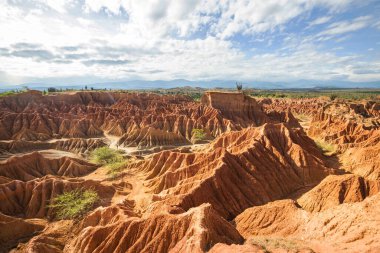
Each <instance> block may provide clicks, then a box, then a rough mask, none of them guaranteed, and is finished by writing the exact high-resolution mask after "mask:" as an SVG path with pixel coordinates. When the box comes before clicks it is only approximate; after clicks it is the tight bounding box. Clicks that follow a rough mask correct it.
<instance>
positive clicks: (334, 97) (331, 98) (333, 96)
mask: <svg viewBox="0 0 380 253" xmlns="http://www.w3.org/2000/svg"><path fill="white" fill-rule="evenodd" d="M329 97H330V100H331V101H334V100H335V99H336V98H337V97H338V95H337V94H334V93H333V94H330V96H329Z"/></svg>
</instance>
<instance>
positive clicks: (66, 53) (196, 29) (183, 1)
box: [0, 0, 380, 82]
mask: <svg viewBox="0 0 380 253" xmlns="http://www.w3.org/2000/svg"><path fill="white" fill-rule="evenodd" d="M353 2H354V1H353V0H335V1H332V0H281V1H276V0H267V1H261V0H250V1H248V0H224V1H217V0H139V1H134V0H83V1H76V0H73V1H63V0H58V1H57V0H54V1H53V0H29V1H28V3H27V4H24V5H23V4H20V2H18V1H11V2H8V1H5V0H0V8H1V10H2V11H1V12H0V33H1V34H2V35H5V36H1V37H0V69H1V70H2V71H4V72H5V73H7V75H8V76H27V77H41V78H51V77H62V78H66V77H68V76H78V77H79V76H92V77H94V78H95V77H96V78H99V79H103V78H112V79H131V78H142V79H149V80H155V79H176V78H186V79H192V80H200V79H238V80H242V79H244V80H250V79H256V80H257V79H262V80H296V79H313V78H316V79H321V78H324V79H329V78H330V79H334V78H344V79H348V80H370V79H371V78H372V79H373V80H377V79H376V78H379V79H380V77H378V75H377V74H376V71H378V70H379V67H378V63H377V62H375V61H373V62H371V61H360V57H359V56H358V55H353V54H350V55H349V56H345V55H344V54H342V53H339V55H338V54H337V53H336V50H335V51H334V50H330V51H326V50H323V49H321V48H319V47H318V46H316V45H315V44H316V43H322V41H324V40H328V39H329V38H334V39H336V41H337V40H338V39H339V37H337V35H343V34H344V35H345V36H346V35H347V36H349V34H350V32H354V31H357V30H359V29H362V28H364V27H367V26H369V25H370V24H371V17H370V16H362V17H358V18H355V19H353V20H351V21H350V20H341V19H337V18H336V16H335V15H336V14H337V13H341V12H343V11H344V10H345V9H347V8H349V6H351V5H352V4H353ZM315 9H318V10H323V13H324V14H323V15H322V16H320V17H316V18H314V16H313V19H312V20H310V19H308V18H309V17H310V16H311V12H312V11H313V10H315ZM332 17H334V21H335V22H334V23H331V21H332ZM300 20H304V22H305V28H306V27H307V26H314V28H313V29H309V31H310V30H313V31H314V29H324V30H323V31H321V30H317V34H312V35H309V36H303V37H302V36H301V37H299V36H294V35H292V34H291V33H289V32H288V31H287V25H289V24H290V23H291V22H296V23H297V22H300ZM305 20H307V21H305ZM268 34H269V35H268ZM279 34H281V35H282V34H286V39H284V40H283V41H281V40H280V39H278V38H277V37H276V36H277V35H279ZM234 36H237V37H239V36H246V38H247V39H246V41H236V39H235V38H234ZM295 41H296V42H295ZM255 43H263V44H265V46H267V47H277V49H276V50H275V51H270V52H263V51H261V50H260V48H259V49H258V50H253V47H254V46H253V44H255ZM242 44H243V45H242ZM340 51H343V50H340ZM359 62H360V64H359ZM62 64H64V68H63V67H62ZM348 66H349V67H348ZM368 66H373V67H371V68H370V69H371V71H365V69H366V68H367V67H368ZM8 79H9V78H8ZM8 79H7V80H8ZM12 80H16V79H12ZM1 81H2V80H0V82H1Z"/></svg>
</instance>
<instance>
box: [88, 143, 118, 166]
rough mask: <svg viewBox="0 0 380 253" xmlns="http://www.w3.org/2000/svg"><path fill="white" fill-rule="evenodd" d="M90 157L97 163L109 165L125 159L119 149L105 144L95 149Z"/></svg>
mask: <svg viewBox="0 0 380 253" xmlns="http://www.w3.org/2000/svg"><path fill="white" fill-rule="evenodd" d="M90 159H91V161H92V162H94V163H96V164H102V165H107V164H112V163H118V162H121V161H123V156H122V155H121V153H120V152H119V151H118V150H116V149H112V148H110V147H108V146H104V147H101V148H97V149H95V150H93V151H92V152H91V154H90Z"/></svg>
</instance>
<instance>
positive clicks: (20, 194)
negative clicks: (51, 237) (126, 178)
mask: <svg viewBox="0 0 380 253" xmlns="http://www.w3.org/2000/svg"><path fill="white" fill-rule="evenodd" d="M78 188H84V189H94V190H95V191H96V192H97V193H98V195H99V196H100V197H101V198H102V199H104V201H105V202H107V201H109V200H110V198H111V197H112V196H113V194H114V192H115V189H114V188H113V187H111V186H104V185H101V184H100V183H98V182H96V181H92V180H80V179H67V180H66V179H63V178H59V177H49V176H47V177H44V178H40V179H35V180H31V181H27V182H22V181H17V180H14V181H11V182H10V183H6V184H2V185H0V199H1V205H0V212H2V213H3V214H6V215H11V216H21V217H24V218H44V217H54V214H53V213H54V210H53V209H52V208H49V207H48V205H49V204H50V200H51V199H52V198H54V197H55V196H57V195H58V194H62V193H63V192H65V191H70V190H73V189H78Z"/></svg>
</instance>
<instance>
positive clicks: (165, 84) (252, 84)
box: [0, 79, 380, 91]
mask: <svg viewBox="0 0 380 253" xmlns="http://www.w3.org/2000/svg"><path fill="white" fill-rule="evenodd" d="M235 82H236V81H232V80H212V81H189V80H186V79H175V80H170V81H164V80H155V81H146V80H133V81H110V82H99V83H97V82H94V83H83V84H79V83H74V82H69V84H62V83H59V82H57V81H52V82H49V83H48V82H34V83H24V84H19V85H13V86H9V85H8V86H1V85H0V91H1V90H12V89H21V88H22V87H24V86H27V87H28V88H30V89H36V90H45V89H47V88H48V87H55V88H62V89H66V88H68V89H81V88H84V87H85V86H87V87H88V89H90V88H91V87H93V88H94V89H104V88H107V89H110V88H111V89H132V90H135V89H158V88H162V89H169V88H175V87H184V86H190V87H201V88H216V87H218V88H235ZM243 87H244V88H256V89H303V88H305V89H322V88H323V89H326V88H380V82H360V83H356V82H349V81H311V80H299V81H294V82H267V81H246V82H243Z"/></svg>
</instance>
